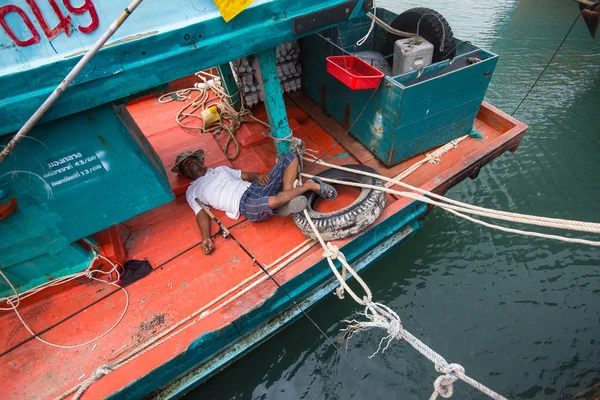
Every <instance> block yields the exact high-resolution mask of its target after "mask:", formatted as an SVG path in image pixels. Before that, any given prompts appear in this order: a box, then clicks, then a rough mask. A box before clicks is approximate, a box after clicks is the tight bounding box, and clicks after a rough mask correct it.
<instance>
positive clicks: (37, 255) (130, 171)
mask: <svg viewBox="0 0 600 400" xmlns="http://www.w3.org/2000/svg"><path fill="white" fill-rule="evenodd" d="M0 138H1V139H2V141H3V142H7V141H8V139H10V136H9V135H6V136H2V137H0ZM0 189H2V192H3V193H2V194H1V195H0V197H2V198H0V203H6V202H8V200H9V198H15V199H16V200H17V203H18V208H17V210H16V211H15V212H14V213H13V214H11V215H9V216H7V217H5V218H4V219H1V220H0V270H1V271H2V272H4V274H6V275H7V277H8V278H9V279H10V280H11V282H13V283H14V284H15V286H16V287H17V289H18V290H19V291H22V290H26V289H28V288H31V287H33V286H37V285H39V284H42V283H44V282H46V281H48V280H51V279H54V278H58V277H60V276H64V275H67V274H71V273H74V272H77V271H81V270H83V269H85V268H86V267H87V263H88V262H89V260H90V259H91V256H92V255H91V254H90V252H89V251H87V250H86V249H85V248H84V246H81V245H80V244H79V243H77V241H78V240H79V239H82V238H84V237H86V236H88V235H90V234H93V233H96V232H98V231H101V230H103V229H105V228H108V227H110V226H112V225H115V224H118V223H120V222H123V221H125V220H127V219H129V218H131V217H133V216H135V215H138V214H140V213H142V212H144V211H147V210H150V209H152V208H154V207H157V206H159V205H161V204H164V203H166V202H168V201H170V200H172V199H173V198H174V195H173V193H172V191H171V187H170V186H169V183H168V180H167V176H166V173H165V171H164V168H163V166H162V164H161V163H160V160H159V159H158V156H157V155H156V154H155V153H154V150H153V149H152V147H151V146H150V144H149V143H148V142H147V140H146V139H145V137H144V136H143V135H141V132H140V131H139V129H138V128H137V125H135V123H134V122H133V120H132V119H131V117H130V116H129V114H128V113H127V111H126V110H125V108H124V107H116V106H112V105H110V104H105V105H102V106H100V107H96V108H93V109H91V110H87V111H84V112H80V113H77V114H73V115H70V116H68V117H64V118H61V119H59V120H55V121H51V122H47V123H44V124H41V125H38V126H36V127H35V128H34V129H33V130H32V131H31V133H30V135H28V136H27V137H26V139H25V140H24V141H23V142H22V143H21V144H20V145H19V146H18V147H17V148H16V149H15V151H14V152H13V153H12V154H11V155H10V156H9V158H7V159H6V161H5V162H3V163H2V164H0ZM8 293H10V289H9V288H8V287H7V286H6V285H0V294H8Z"/></svg>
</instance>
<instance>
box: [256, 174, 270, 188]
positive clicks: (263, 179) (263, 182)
mask: <svg viewBox="0 0 600 400" xmlns="http://www.w3.org/2000/svg"><path fill="white" fill-rule="evenodd" d="M256 180H257V181H258V184H259V185H260V186H267V184H268V183H269V181H270V180H271V176H270V175H269V174H262V175H259V176H258V179H256Z"/></svg>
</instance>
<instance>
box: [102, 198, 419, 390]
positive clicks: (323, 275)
mask: <svg viewBox="0 0 600 400" xmlns="http://www.w3.org/2000/svg"><path fill="white" fill-rule="evenodd" d="M426 209H427V206H426V205H425V204H422V203H419V202H412V203H411V204H410V205H408V206H407V207H405V208H403V209H402V210H400V211H399V212H397V213H396V214H393V215H392V216H390V217H389V218H387V219H386V220H384V221H381V222H380V223H379V224H378V225H376V226H374V227H373V228H372V229H370V230H368V231H366V232H364V233H362V234H361V235H360V236H358V237H357V238H356V239H354V240H352V241H351V242H349V243H347V244H346V245H345V246H344V247H343V248H342V251H343V252H344V254H345V255H346V258H347V260H348V261H349V262H350V263H354V262H356V261H358V260H359V258H360V257H362V256H365V255H366V254H368V253H369V252H370V251H371V250H373V249H375V248H376V247H377V246H378V245H379V244H381V243H382V242H383V241H385V239H386V238H388V237H391V236H393V235H394V234H396V233H397V232H400V231H401V230H403V229H407V227H409V226H410V229H412V232H413V233H414V232H415V231H416V230H417V229H418V228H419V227H420V222H419V221H418V220H419V219H420V218H421V217H422V216H423V215H424V214H425V211H426ZM378 255H379V256H381V255H382V254H378ZM375 260H376V258H373V259H369V260H368V262H367V263H365V264H364V266H363V268H366V267H369V266H370V265H371V264H372V263H373V262H374V261H375ZM259 261H260V260H259ZM353 265H354V264H353ZM336 266H337V268H338V269H340V268H341V266H340V265H339V263H337V262H336ZM332 279H335V278H334V277H333V274H332V272H331V269H330V268H329V265H328V263H327V261H326V260H321V261H320V262H318V263H317V264H315V265H313V266H312V267H311V268H309V269H307V270H306V271H304V272H303V273H302V274H300V275H298V276H296V277H294V278H293V279H291V280H290V281H288V282H286V283H285V284H284V285H282V287H283V290H282V289H278V290H276V291H275V293H274V294H273V296H271V297H270V298H269V299H267V300H266V301H265V302H264V303H262V304H261V305H260V306H258V307H257V308H255V309H254V310H252V311H251V312H249V313H247V314H246V315H244V316H243V317H240V318H238V319H236V320H235V321H233V322H232V323H231V324H230V325H227V326H226V327H224V328H223V329H221V330H219V331H214V332H209V333H206V334H204V335H202V336H201V337H199V338H198V339H196V340H195V341H194V342H193V343H192V344H191V345H190V346H189V347H188V348H187V350H186V351H185V352H184V353H182V354H180V355H179V356H177V357H175V358H174V359H172V360H171V361H169V362H167V363H165V364H163V365H162V366H161V367H159V368H157V369H155V370H154V371H152V372H151V373H149V374H147V375H145V376H144V377H142V378H140V379H138V380H137V381H135V382H132V383H131V384H130V385H128V386H127V387H125V388H124V389H122V390H121V391H119V392H117V393H115V394H113V395H112V396H110V397H109V398H110V399H137V398H142V397H144V396H146V395H148V394H149V393H151V392H154V391H156V390H157V389H159V388H163V387H165V386H167V385H168V384H169V383H170V382H172V381H173V380H175V379H177V378H179V377H181V375H182V374H185V373H187V372H189V371H190V370H192V369H193V368H194V367H196V366H198V365H200V364H203V363H206V362H210V360H211V359H213V358H214V357H216V356H218V355H219V354H220V353H222V352H223V350H224V349H226V348H229V347H230V346H232V345H233V344H234V343H236V342H237V343H239V344H240V345H241V347H242V348H243V349H244V351H248V350H250V349H252V348H253V347H254V346H256V345H258V344H259V343H260V341H244V339H245V337H246V335H249V334H250V333H252V332H254V331H257V330H260V329H264V328H265V326H266V325H267V324H268V323H269V321H271V320H272V319H273V318H275V317H277V316H279V315H281V314H282V313H284V312H285V311H286V310H287V309H289V308H290V307H293V303H292V302H291V301H290V299H289V297H288V296H287V294H286V292H287V293H288V294H289V295H290V296H291V297H293V298H294V299H295V301H297V302H301V301H302V300H303V299H304V298H306V297H307V296H310V294H311V293H312V292H314V291H318V290H319V288H320V287H322V286H323V285H325V284H327V283H328V282H331V280H332ZM328 293H330V292H329V291H328V292H327V293H321V295H322V296H324V295H326V294H328ZM292 320H293V318H288V319H287V320H286V321H285V323H286V324H287V323H290V322H291V321H292ZM240 341H241V342H240ZM244 351H241V352H239V353H238V354H237V355H236V356H233V355H232V356H231V357H239V356H240V355H241V354H243V352H244ZM231 361H233V358H229V359H228V360H226V361H225V362H231ZM220 366H221V364H212V365H211V366H210V368H207V370H204V371H203V373H202V374H198V375H196V376H195V379H194V380H193V382H190V383H189V385H190V386H193V385H197V384H199V383H200V382H202V381H203V380H205V379H206V378H208V377H209V376H210V375H211V374H214V373H216V372H217V371H218V370H219V367H220ZM167 397H170V396H167Z"/></svg>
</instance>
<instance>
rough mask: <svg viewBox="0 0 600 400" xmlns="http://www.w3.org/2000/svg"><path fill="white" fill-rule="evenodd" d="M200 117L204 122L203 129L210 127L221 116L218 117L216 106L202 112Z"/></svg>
mask: <svg viewBox="0 0 600 400" xmlns="http://www.w3.org/2000/svg"><path fill="white" fill-rule="evenodd" d="M200 115H201V116H202V121H204V126H205V127H206V126H209V125H212V124H214V123H215V122H217V121H218V120H220V119H221V116H220V115H219V110H217V106H216V105H212V106H210V107H208V108H207V109H206V110H202V113H201V114H200Z"/></svg>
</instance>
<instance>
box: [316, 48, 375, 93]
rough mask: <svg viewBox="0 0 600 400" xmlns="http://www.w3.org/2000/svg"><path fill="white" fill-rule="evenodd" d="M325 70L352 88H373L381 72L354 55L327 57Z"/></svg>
mask: <svg viewBox="0 0 600 400" xmlns="http://www.w3.org/2000/svg"><path fill="white" fill-rule="evenodd" d="M327 72H328V73H329V74H330V75H333V76H334V77H335V78H336V79H337V80H339V81H340V82H342V83H343V84H344V85H346V86H348V87H349V88H350V89H352V90H361V89H375V88H376V87H377V86H379V82H381V80H382V79H383V73H382V72H381V71H379V70H378V69H377V68H374V67H372V66H371V65H369V64H367V63H366V62H364V61H363V60H361V59H360V58H358V57H355V56H331V57H327Z"/></svg>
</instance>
